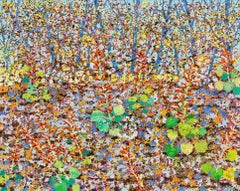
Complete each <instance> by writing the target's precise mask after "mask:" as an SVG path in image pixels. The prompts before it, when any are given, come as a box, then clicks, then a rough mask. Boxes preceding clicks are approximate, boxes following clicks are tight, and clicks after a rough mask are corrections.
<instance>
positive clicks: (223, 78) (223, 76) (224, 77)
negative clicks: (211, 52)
mask: <svg viewBox="0 0 240 191" xmlns="http://www.w3.org/2000/svg"><path fill="white" fill-rule="evenodd" d="M221 78H222V80H223V81H226V80H227V79H228V74H227V73H226V72H224V73H223V75H222V76H221Z"/></svg>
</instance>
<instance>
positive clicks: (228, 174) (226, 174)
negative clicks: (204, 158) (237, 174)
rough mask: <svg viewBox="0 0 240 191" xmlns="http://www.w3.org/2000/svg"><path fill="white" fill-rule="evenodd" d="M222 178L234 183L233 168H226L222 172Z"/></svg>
mask: <svg viewBox="0 0 240 191" xmlns="http://www.w3.org/2000/svg"><path fill="white" fill-rule="evenodd" d="M223 177H224V178H225V179H227V180H231V181H234V169H233V168H228V169H227V170H225V171H224V172H223Z"/></svg>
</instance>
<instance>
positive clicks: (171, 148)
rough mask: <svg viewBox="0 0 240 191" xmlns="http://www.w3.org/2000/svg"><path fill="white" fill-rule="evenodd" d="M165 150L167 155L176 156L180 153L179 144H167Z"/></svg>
mask: <svg viewBox="0 0 240 191" xmlns="http://www.w3.org/2000/svg"><path fill="white" fill-rule="evenodd" d="M165 152H166V153H167V155H168V156H169V157H171V158H172V157H174V156H176V155H177V153H178V147H177V146H174V145H170V144H167V145H166V146H165Z"/></svg>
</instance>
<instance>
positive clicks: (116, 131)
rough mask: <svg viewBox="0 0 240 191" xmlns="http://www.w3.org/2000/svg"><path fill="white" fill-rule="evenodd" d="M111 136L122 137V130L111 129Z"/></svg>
mask: <svg viewBox="0 0 240 191" xmlns="http://www.w3.org/2000/svg"><path fill="white" fill-rule="evenodd" d="M109 134H110V135H112V136H119V135H120V129H119V128H114V129H110V131H109Z"/></svg>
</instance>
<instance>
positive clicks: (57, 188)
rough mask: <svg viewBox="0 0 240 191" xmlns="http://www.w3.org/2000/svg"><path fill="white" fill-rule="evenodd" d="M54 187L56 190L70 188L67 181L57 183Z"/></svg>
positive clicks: (61, 190)
mask: <svg viewBox="0 0 240 191" xmlns="http://www.w3.org/2000/svg"><path fill="white" fill-rule="evenodd" d="M53 187H54V190H55V191H67V190H68V186H67V183H66V182H62V183H55V184H54V186H53Z"/></svg>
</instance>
